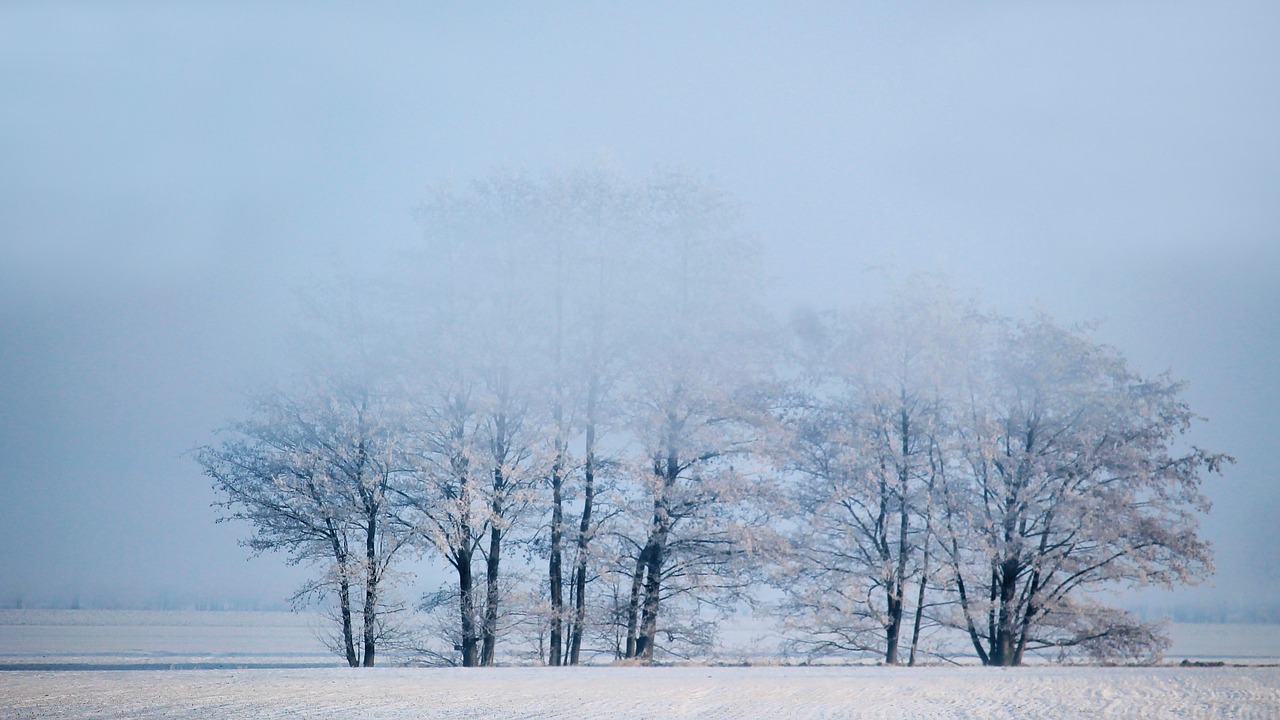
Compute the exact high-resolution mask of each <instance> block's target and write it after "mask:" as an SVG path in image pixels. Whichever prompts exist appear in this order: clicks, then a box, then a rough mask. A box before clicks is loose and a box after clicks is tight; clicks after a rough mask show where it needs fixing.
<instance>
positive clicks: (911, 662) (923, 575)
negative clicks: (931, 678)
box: [907, 523, 929, 667]
mask: <svg viewBox="0 0 1280 720" xmlns="http://www.w3.org/2000/svg"><path fill="white" fill-rule="evenodd" d="M928 587H929V526H928V524H927V523H926V525H925V536H924V549H923V551H922V553H921V559H920V589H919V592H918V593H917V594H916V617H915V620H914V622H912V625H911V653H910V655H909V656H908V657H907V666H908V667H915V664H916V653H917V652H918V651H919V649H920V623H921V621H922V620H923V618H924V599H925V591H926V590H927V589H928Z"/></svg>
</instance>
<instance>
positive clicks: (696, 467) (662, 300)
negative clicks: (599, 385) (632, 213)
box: [624, 175, 768, 661]
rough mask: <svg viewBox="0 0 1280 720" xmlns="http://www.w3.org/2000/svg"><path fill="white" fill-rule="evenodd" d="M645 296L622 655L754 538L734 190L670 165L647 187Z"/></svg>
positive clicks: (752, 356) (722, 587)
mask: <svg viewBox="0 0 1280 720" xmlns="http://www.w3.org/2000/svg"><path fill="white" fill-rule="evenodd" d="M642 212H643V215H644V222H645V228H646V234H645V236H644V237H643V238H642V239H643V241H644V242H645V243H646V251H647V252H646V256H645V258H646V261H645V262H643V263H641V264H639V266H638V267H637V269H638V270H640V271H641V277H643V278H646V279H647V282H646V283H645V285H644V290H645V292H644V294H643V296H642V297H639V298H636V299H635V301H634V307H633V308H632V309H633V310H634V311H635V312H636V313H637V314H636V316H635V319H634V320H633V321H632V327H633V329H634V334H633V335H632V336H631V340H630V342H631V343H632V353H631V354H629V355H628V359H629V372H628V379H627V385H626V388H625V391H624V394H625V397H626V402H625V408H626V410H625V418H626V424H627V426H628V428H629V430H630V432H631V434H632V437H633V442H634V445H635V447H636V454H635V455H634V456H632V461H631V462H630V463H629V466H630V467H631V468H632V473H631V475H632V481H633V482H634V483H635V488H636V491H637V493H638V495H639V497H640V498H642V501H641V502H640V503H639V505H640V506H641V507H643V508H644V518H645V530H644V534H643V536H641V537H642V538H643V539H641V538H640V537H637V538H636V539H637V540H638V542H637V547H638V548H639V550H638V552H637V553H636V558H635V560H636V563H635V569H634V573H633V575H632V578H631V580H632V584H631V593H630V596H629V597H630V599H629V604H628V612H627V643H626V652H625V654H626V656H627V657H637V658H641V659H643V660H646V661H652V659H653V658H654V651H655V648H656V646H657V643H658V641H659V637H660V634H661V633H670V631H671V629H672V628H671V627H670V626H667V627H664V622H663V619H662V618H663V615H662V608H663V603H664V602H665V601H668V599H669V598H671V597H674V596H676V595H677V594H679V593H681V592H686V588H687V592H688V593H689V594H691V595H692V596H693V597H695V598H697V599H698V600H699V602H701V603H714V602H715V601H716V599H717V596H718V595H721V594H723V593H725V592H731V591H733V590H736V589H738V588H740V587H742V582H743V581H742V580H741V579H736V578H735V575H736V574H737V573H738V572H739V571H740V570H741V569H742V567H741V566H740V565H739V563H740V562H741V561H742V559H743V558H744V552H745V550H746V549H747V548H748V547H750V545H751V542H750V540H749V535H750V531H751V528H752V522H751V515H752V511H753V510H758V509H760V508H759V507H758V505H756V504H754V503H752V502H750V500H751V495H752V490H753V489H754V488H753V487H752V483H751V482H750V480H751V475H750V474H749V473H744V472H742V469H743V468H744V467H748V466H749V462H750V457H749V455H748V452H749V451H750V450H751V447H752V444H753V441H754V440H755V439H756V437H757V434H756V429H755V423H754V422H753V421H754V420H755V419H756V418H758V417H760V416H761V415H762V414H763V412H762V404H761V402H760V397H761V396H760V393H759V391H758V387H759V386H761V385H763V384H765V383H764V382H763V381H764V379H765V378H767V377H768V365H767V362H766V358H767V352H766V351H767V349H768V345H767V343H765V342H764V337H765V336H764V334H763V333H762V330H763V326H762V324H761V323H760V318H759V316H758V315H757V314H755V306H754V304H753V300H754V296H753V293H752V291H751V290H752V287H753V283H752V275H751V273H750V272H749V268H750V264H749V263H750V261H751V258H752V251H751V246H750V243H749V242H748V241H747V240H746V239H745V238H744V237H743V236H742V235H741V234H740V230H739V228H738V224H737V222H738V221H737V213H736V208H735V207H734V205H733V203H732V201H731V199H730V198H728V197H727V196H726V195H724V194H722V193H720V192H718V191H717V190H716V189H714V188H712V187H710V186H707V185H703V184H700V183H697V182H695V181H692V180H690V179H689V178H686V177H683V176H678V175H662V176H659V177H657V178H655V180H654V181H653V182H652V183H651V184H650V185H649V186H648V187H646V188H645V191H644V196H643V209H642Z"/></svg>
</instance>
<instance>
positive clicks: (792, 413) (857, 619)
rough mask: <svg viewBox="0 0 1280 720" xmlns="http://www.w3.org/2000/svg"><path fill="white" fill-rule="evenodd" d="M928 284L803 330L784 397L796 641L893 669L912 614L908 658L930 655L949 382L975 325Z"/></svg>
mask: <svg viewBox="0 0 1280 720" xmlns="http://www.w3.org/2000/svg"><path fill="white" fill-rule="evenodd" d="M922 282H923V281H920V280H918V281H917V282H916V283H915V285H916V287H913V288H912V289H911V290H910V291H905V290H903V291H899V293H898V294H897V295H896V296H895V298H894V299H893V300H891V301H889V302H885V303H881V304H878V305H874V306H870V307H867V308H865V309H863V310H862V311H860V312H851V313H846V314H842V315H838V316H830V317H829V318H828V319H827V320H825V321H823V320H822V319H820V318H818V317H817V316H813V317H811V318H808V325H807V327H803V328H798V329H801V330H802V331H804V332H807V333H808V335H809V337H808V338H807V340H808V343H809V345H810V347H809V348H808V350H809V353H808V355H807V357H808V360H809V362H808V368H807V369H806V370H805V372H803V373H802V376H801V377H800V378H798V380H799V386H800V389H799V390H798V392H796V393H794V394H793V395H792V399H791V401H790V402H789V403H787V404H785V405H784V406H783V407H782V416H781V417H782V420H783V423H784V426H785V428H786V430H785V432H784V437H785V438H788V440H787V441H786V442H784V443H782V445H781V447H780V448H779V452H778V453H776V456H777V457H779V458H780V459H781V460H782V464H783V467H784V468H785V469H787V470H789V471H791V472H792V473H793V474H794V475H795V476H796V479H795V482H794V484H793V487H794V491H795V493H796V496H795V503H794V505H793V507H794V511H795V513H796V514H795V520H794V523H793V525H792V527H793V531H792V532H791V547H792V548H793V549H792V552H791V555H790V557H789V558H788V561H787V562H786V563H784V564H783V566H782V567H781V573H780V578H779V580H780V583H779V584H780V585H781V587H782V588H783V589H784V591H785V592H786V594H787V597H788V600H787V602H786V603H784V605H783V609H784V611H785V616H784V617H785V618H786V620H787V625H788V627H789V628H790V629H791V631H792V632H793V633H795V635H796V638H795V643H796V645H797V646H799V647H801V648H804V649H805V650H807V651H808V652H811V653H819V654H820V653H823V652H827V651H838V652H848V651H853V652H874V653H878V654H879V655H880V656H881V657H882V658H883V660H884V662H885V663H886V664H889V665H896V664H898V663H899V662H900V660H901V658H900V647H901V644H902V634H903V632H904V630H905V629H906V624H907V623H908V622H909V623H910V624H911V629H910V636H909V649H910V651H909V655H908V664H914V663H915V661H916V658H917V655H918V653H919V649H920V647H919V646H920V640H921V630H922V627H923V623H924V621H925V609H926V607H927V600H926V591H927V588H928V585H929V579H930V557H931V551H932V548H931V545H930V541H931V539H932V538H931V535H932V515H933V504H934V503H933V495H934V487H935V484H936V483H937V481H938V478H939V477H940V476H941V475H942V473H943V472H944V468H945V457H944V455H945V445H946V440H945V433H946V423H947V402H948V400H947V398H946V396H945V391H944V387H945V386H946V385H947V379H948V378H947V374H948V364H949V363H950V361H951V358H952V354H953V351H954V348H955V346H956V344H957V340H958V338H957V337H956V336H957V333H959V332H960V331H961V328H962V326H963V323H964V321H963V318H962V317H961V315H960V313H959V312H958V310H957V308H958V307H959V304H958V303H956V302H955V300H954V298H952V297H951V296H950V294H949V293H948V292H946V291H944V290H942V289H939V288H931V290H930V291H929V292H921V288H920V287H919V285H920V284H921V283H922ZM815 341H816V342H815ZM912 583H914V584H915V593H914V598H911V597H909V594H908V588H909V586H910V585H911V584H912ZM913 604H914V612H913V613H912V612H909V610H910V609H911V606H912V605H913Z"/></svg>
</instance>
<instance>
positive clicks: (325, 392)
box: [197, 172, 1224, 666]
mask: <svg viewBox="0 0 1280 720" xmlns="http://www.w3.org/2000/svg"><path fill="white" fill-rule="evenodd" d="M422 221H423V225H424V228H425V233H424V242H423V243H422V244H421V246H420V247H419V248H418V249H417V252H416V253H414V254H413V255H412V256H411V257H407V258H406V259H405V260H404V261H403V262H402V263H400V264H399V267H397V268H396V270H395V271H394V272H389V273H387V274H386V275H385V276H383V277H380V278H378V279H377V281H376V282H374V281H367V282H365V283H363V284H361V285H359V286H353V287H351V288H348V289H347V290H344V291H342V292H333V291H330V292H327V293H326V294H325V299H324V301H323V302H321V303H319V304H318V306H317V309H318V312H317V313H316V314H315V318H314V320H315V322H313V323H312V327H313V332H311V333H310V338H311V342H310V343H309V344H308V345H307V352H306V358H307V359H308V362H307V363H306V367H307V368H308V369H306V370H303V371H300V372H299V373H298V376H299V377H298V379H297V380H296V381H294V382H293V383H292V384H291V385H289V389H288V390H281V391H276V392H273V393H267V394H264V395H262V396H261V397H260V398H259V399H258V400H257V401H256V404H255V405H254V406H253V407H252V408H251V419H250V420H247V421H244V422H241V423H238V424H235V425H233V426H231V427H230V428H228V429H227V430H226V431H225V434H224V437H223V439H222V440H221V441H220V442H219V443H216V444H213V445H209V446H206V447H204V448H201V449H200V450H198V452H197V460H198V461H199V462H200V464H201V465H202V466H203V467H204V468H205V470H206V472H207V474H208V475H209V476H210V477H211V478H212V479H213V480H214V484H215V488H216V489H217V490H218V492H219V493H220V497H221V499H222V507H223V508H224V510H225V513H224V516H223V517H224V519H243V520H248V521H249V522H250V523H251V524H252V526H253V528H254V535H253V536H252V537H251V538H250V539H249V541H248V545H249V546H250V547H251V548H253V549H254V550H256V551H262V550H268V549H281V550H285V551H287V552H288V553H289V557H290V558H291V560H292V561H293V562H306V563H315V565H316V567H317V568H320V569H322V570H323V573H322V574H321V575H320V576H318V577H317V578H316V580H315V581H314V582H313V583H311V584H309V585H308V586H307V587H306V588H304V589H303V592H302V593H301V594H300V597H307V598H322V599H324V600H325V601H326V603H327V606H330V607H333V608H335V621H336V622H335V627H337V628H340V633H335V638H334V645H335V648H336V649H338V650H339V651H340V652H341V653H343V654H344V656H345V657H346V659H347V661H348V663H350V664H351V665H353V666H354V665H357V664H364V665H366V666H367V665H372V664H373V663H374V660H375V657H376V653H377V648H379V647H382V648H386V647H387V644H388V643H402V644H405V643H407V644H408V645H410V646H411V647H396V648H395V649H397V650H405V651H411V652H415V653H416V654H418V655H419V656H424V657H429V658H432V659H434V660H437V661H442V662H449V663H455V664H461V665H466V666H471V665H489V664H493V663H494V662H495V661H496V659H497V658H498V652H499V650H498V648H499V643H500V641H503V642H507V643H508V644H509V646H516V645H521V646H524V647H533V648H535V650H534V652H535V654H536V655H537V656H538V657H540V658H541V659H543V660H544V661H545V662H547V663H549V664H552V665H560V664H576V663H578V662H581V661H583V660H584V659H586V658H587V657H588V656H592V655H600V654H603V655H606V656H610V657H616V658H634V659H637V660H638V661H642V662H651V661H653V660H654V658H655V657H656V656H657V655H656V654H657V653H658V652H662V653H664V654H667V655H675V656H679V655H681V654H683V653H687V652H689V651H691V650H693V649H696V648H698V647H702V646H705V645H706V644H708V643H709V642H711V641H712V640H713V638H714V627H715V621H716V620H717V619H719V618H721V617H723V616H724V615H725V614H726V613H728V612H730V611H731V610H732V609H733V608H734V607H735V605H736V604H737V603H738V602H739V601H744V600H745V601H756V600H758V599H759V597H758V596H759V593H757V592H756V589H757V588H761V587H764V586H766V585H767V584H769V583H773V584H774V585H776V586H777V587H778V588H779V592H777V593H775V594H776V596H777V597H779V598H781V600H780V602H778V603H776V607H778V608H780V609H781V615H782V617H783V618H784V621H785V622H786V624H787V626H788V628H789V631H790V633H791V636H792V637H793V639H794V641H795V642H796V643H797V646H799V647H803V648H805V649H806V650H807V651H809V652H812V653H822V652H831V651H862V652H865V651H874V652H877V653H881V654H883V657H884V659H885V661H886V662H889V663H897V662H900V660H901V658H900V654H901V652H900V647H901V646H902V645H903V638H904V634H905V631H906V626H907V625H910V633H909V640H908V641H907V643H908V645H909V648H910V650H909V652H908V658H907V661H908V662H911V663H914V662H915V661H916V659H917V657H918V656H920V655H921V654H923V653H925V652H929V651H931V650H930V648H931V647H933V646H931V645H930V643H929V638H930V637H932V636H934V635H937V634H938V633H939V632H940V630H941V629H943V628H956V629H959V630H960V631H962V632H963V633H965V635H966V636H967V637H968V638H969V640H970V641H971V644H972V646H973V648H974V650H975V652H977V653H978V655H979V657H980V658H981V659H982V661H983V662H984V663H989V664H998V665H1008V664H1018V663H1020V662H1021V661H1022V658H1023V656H1024V653H1025V652H1026V651H1028V650H1036V649H1041V648H1045V647H1049V646H1068V645H1082V646H1086V647H1088V648H1090V649H1091V650H1092V651H1094V652H1098V653H1103V654H1134V653H1135V652H1138V651H1141V650H1145V649H1149V648H1151V647H1152V646H1153V643H1158V640H1157V639H1156V638H1155V636H1154V635H1153V634H1152V632H1151V628H1149V627H1147V626H1144V625H1141V624H1139V623H1136V622H1134V621H1132V620H1130V619H1129V618H1127V617H1125V616H1123V614H1121V613H1118V612H1117V611H1113V610H1104V609H1103V608H1101V607H1099V606H1095V605H1094V604H1093V600H1092V598H1093V597H1094V596H1093V595H1092V594H1091V591H1092V590H1093V589H1094V588H1098V587H1107V586H1112V585H1116V584H1125V583H1129V584H1142V583H1149V582H1158V583H1173V582H1184V581H1189V580H1194V579H1195V578H1198V577H1201V576H1203V574H1204V573H1205V572H1207V570H1208V565H1209V555H1208V549H1207V548H1206V546H1205V545H1204V544H1203V543H1202V542H1201V541H1199V540H1198V539H1197V537H1196V534H1195V529H1196V513H1197V512H1199V511H1202V510H1204V509H1206V503H1205V500H1204V498H1203V496H1202V495H1201V494H1200V492H1199V489H1198V488H1199V481H1200V476H1201V474H1202V472H1203V471H1205V470H1216V469H1217V468H1218V466H1219V465H1220V463H1221V462H1222V461H1223V460H1224V458H1223V457H1222V456H1219V455H1214V454H1210V453H1206V452H1203V451H1201V450H1198V449H1195V448H1185V449H1182V450H1180V451H1175V448H1180V447H1181V446H1180V445H1179V444H1178V443H1179V438H1180V437H1181V436H1182V434H1183V433H1184V432H1185V431H1186V429H1187V426H1188V424H1189V422H1190V420H1191V418H1192V415H1191V413H1190V410H1189V409H1188V408H1187V407H1186V405H1185V403H1183V402H1182V401H1181V400H1180V399H1179V398H1178V391H1179V386H1178V385H1177V384H1176V383H1173V382H1171V381H1170V380H1168V379H1167V378H1159V379H1155V380H1147V379H1143V378H1141V377H1138V376H1137V375H1135V374H1134V373H1133V372H1132V371H1131V370H1130V369H1129V368H1128V367H1127V365H1126V364H1125V362H1124V360H1123V358H1122V357H1121V356H1120V355H1119V354H1118V353H1117V352H1116V351H1114V350H1112V349H1110V348H1106V347H1104V346H1100V345H1098V344H1097V343H1094V342H1092V341H1091V340H1090V339H1089V338H1088V335H1087V332H1085V331H1084V330H1082V329H1075V328H1064V327H1062V326H1060V325H1058V324H1055V323H1054V322H1052V321H1051V320H1049V319H1048V318H1045V317H1036V318H1034V319H1032V320H1030V321H1025V322H1015V321H1012V320H1008V319H1003V318H998V317H992V316H983V315H981V314H979V313H978V312H977V311H976V310H975V309H973V308H967V307H965V306H963V305H962V304H960V303H957V302H956V301H955V299H954V298H953V297H952V296H951V295H950V294H949V293H947V292H946V291H945V290H939V289H937V288H935V287H933V286H931V285H927V284H925V283H917V287H915V288H912V289H910V290H904V291H903V292H902V293H901V294H900V296H898V297H896V298H894V299H893V300H890V301H887V302H885V303H883V304H881V305H877V306H875V307H872V308H866V309H863V310H860V311H857V312H844V313H823V314H819V313H807V314H799V315H797V316H796V317H794V318H793V319H792V322H791V323H789V324H788V323H781V322H776V321H774V320H773V319H771V318H769V317H768V316H767V314H766V313H764V312H763V311H762V310H761V309H760V308H759V307H758V305H757V301H758V297H759V291H760V289H761V287H760V284H759V283H758V282H757V281H756V280H755V275H754V268H753V259H754V257H755V255H754V252H753V249H752V246H751V243H750V242H749V240H748V238H747V237H746V236H744V235H743V234H742V232H741V228H740V225H739V221H738V214H737V210H736V208H735V206H734V204H733V203H732V201H731V199H730V198H728V197H727V196H726V195H724V194H723V193H721V192H720V191H718V190H716V189H715V188H714V187H712V186H709V185H707V184H705V183H700V182H696V181H693V180H691V179H690V178H688V177H686V176H682V175H677V174H657V175H655V176H653V177H651V178H649V179H647V180H646V181H644V182H640V183H628V182H625V181H622V180H620V179H618V178H615V177H612V176H609V175H607V174H605V173H602V172H585V173H579V174H574V175H570V176H566V177H559V178H550V179H530V178H524V177H495V178H492V179H490V180H487V181H484V182H479V183H475V184H473V185H471V186H468V187H466V188H464V189H460V190H455V189H450V188H443V189H439V190H437V191H436V192H434V193H433V194H432V195H431V197H430V198H429V199H428V201H427V202H426V203H425V205H424V207H423V209H422ZM419 555H426V556H428V557H430V558H433V559H436V560H439V561H441V562H442V563H443V564H444V565H445V566H447V568H448V569H449V572H450V575H451V580H450V584H449V586H447V587H445V588H441V589H440V590H439V591H436V592H430V593H427V594H426V597H425V599H424V600H423V602H422V603H421V605H420V607H421V609H424V610H426V611H427V614H428V616H429V617H431V618H432V624H431V625H429V626H428V627H427V628H425V629H424V628H418V632H416V633H415V632H410V631H409V629H408V628H406V627H405V626H404V622H405V619H406V618H408V617H411V616H412V617H419V616H420V615H421V614H420V613H418V614H414V613H407V612H404V611H406V610H409V609H412V608H411V607H410V606H409V605H407V604H405V603H404V602H403V601H401V600H399V598H400V597H402V596H403V595H402V594H401V593H396V592H392V588H394V587H395V585H396V579H397V576H396V574H395V572H396V568H397V567H398V566H400V564H401V563H402V562H403V561H404V560H407V559H409V558H411V557H414V556H419ZM537 568H541V569H540V570H538V569H537ZM424 630H425V632H424ZM503 638H506V640H505V641H504V640H503ZM508 651H509V650H508Z"/></svg>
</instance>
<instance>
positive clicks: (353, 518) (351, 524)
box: [196, 383, 407, 667]
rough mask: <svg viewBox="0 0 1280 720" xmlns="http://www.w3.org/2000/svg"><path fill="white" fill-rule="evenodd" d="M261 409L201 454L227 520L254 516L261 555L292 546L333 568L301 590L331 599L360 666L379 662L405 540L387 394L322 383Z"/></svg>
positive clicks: (294, 556)
mask: <svg viewBox="0 0 1280 720" xmlns="http://www.w3.org/2000/svg"><path fill="white" fill-rule="evenodd" d="M253 414H254V417H253V418H252V419H250V420H245V421H242V422H239V423H236V424H235V425H233V426H232V427H231V428H229V434H230V435H232V437H230V438H228V439H226V440H224V441H223V442H222V443H220V444H218V445H210V446H205V447H202V448H200V449H199V450H197V452H196V460H197V461H198V462H199V463H200V464H201V465H203V466H204V468H205V472H206V474H208V475H209V477H211V478H212V479H213V481H214V487H215V489H216V490H218V492H219V493H220V494H221V496H222V498H223V499H222V500H221V501H220V502H219V505H220V506H221V507H222V508H224V510H225V511H226V514H225V515H224V516H223V517H222V519H223V520H229V519H237V520H246V521H248V522H250V523H251V524H252V525H253V527H254V534H253V536H252V537H251V538H250V539H249V540H248V541H247V542H246V544H247V545H248V546H249V547H250V548H252V549H253V550H254V551H255V552H262V551H264V550H284V551H286V552H288V553H289V554H290V560H291V562H294V563H298V562H309V563H310V562H315V563H321V564H323V565H324V566H326V569H325V572H324V573H323V574H322V575H321V577H319V578H317V579H315V580H314V581H312V582H310V583H308V585H307V586H306V587H304V588H303V591H302V592H300V593H299V595H300V597H301V596H306V595H310V594H315V593H318V594H320V595H322V596H330V595H331V596H332V597H333V599H335V600H336V602H337V605H338V621H339V623H340V625H341V636H340V637H341V639H340V650H341V652H342V654H343V655H344V656H345V658H346V660H347V663H348V664H349V665H351V666H352V667H355V666H357V665H361V664H363V665H364V666H365V667H371V666H372V665H373V664H374V662H375V659H376V649H377V644H378V641H379V640H380V639H381V638H382V637H383V636H384V635H385V633H386V631H387V629H388V628H387V626H386V625H385V619H386V617H385V614H386V613H387V612H389V611H393V610H394V609H395V608H394V604H389V603H388V599H387V598H386V597H384V595H383V591H384V588H385V581H386V580H387V577H388V572H389V570H390V569H391V566H392V563H393V562H394V560H395V559H396V558H397V557H398V556H399V555H400V554H401V550H402V549H403V548H404V546H405V544H406V542H407V536H406V535H405V534H404V533H402V532H400V531H399V528H398V525H397V523H396V521H395V517H394V513H393V509H392V503H391V502H390V499H391V498H390V490H389V488H390V486H391V485H392V484H393V483H394V482H396V478H397V476H398V474H399V473H400V472H401V469H402V467H403V465H402V462H401V459H400V455H399V441H398V439H397V437H396V433H397V428H398V424H397V421H396V420H395V418H394V415H393V412H392V410H391V409H390V407H389V400H388V399H387V398H386V397H385V396H381V395H379V394H378V393H376V392H374V391H372V390H371V389H370V388H369V387H367V386H365V385H362V384H348V383H335V384H327V385H326V384H321V385H313V386H311V387H309V388H307V389H306V390H304V391H300V392H298V393H296V394H292V395H291V394H285V393H273V394H270V395H265V396H263V397H260V398H258V399H257V400H256V401H255V403H254V405H253ZM356 590H361V591H363V592H362V593H361V597H360V598H359V599H358V600H357V599H354V598H353V597H352V594H353V591H356ZM357 610H358V611H359V614H360V616H361V628H362V631H361V633H360V634H359V635H357V634H356V632H355V621H354V618H353V615H354V614H355V612H356V611H357Z"/></svg>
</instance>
